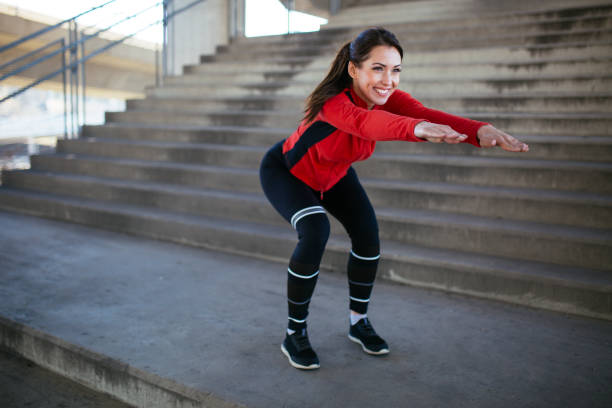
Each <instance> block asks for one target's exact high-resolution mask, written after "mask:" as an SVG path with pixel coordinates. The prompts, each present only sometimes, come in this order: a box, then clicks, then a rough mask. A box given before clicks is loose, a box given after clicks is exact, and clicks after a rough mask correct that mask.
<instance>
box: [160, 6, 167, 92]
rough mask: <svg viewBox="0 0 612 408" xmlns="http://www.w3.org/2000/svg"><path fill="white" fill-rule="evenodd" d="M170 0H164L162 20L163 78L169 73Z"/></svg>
mask: <svg viewBox="0 0 612 408" xmlns="http://www.w3.org/2000/svg"><path fill="white" fill-rule="evenodd" d="M168 2H169V0H164V2H163V13H164V16H163V20H162V25H163V27H162V29H163V39H162V80H161V82H162V83H163V78H165V77H166V75H168Z"/></svg>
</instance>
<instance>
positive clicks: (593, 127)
mask: <svg viewBox="0 0 612 408" xmlns="http://www.w3.org/2000/svg"><path fill="white" fill-rule="evenodd" d="M153 109H155V108H153ZM454 113H455V112H454ZM458 113H459V114H461V115H462V116H465V117H469V118H471V119H476V120H480V121H483V122H487V123H493V124H495V125H496V126H497V127H498V128H500V129H504V130H505V131H507V132H510V133H526V132H529V131H530V130H531V129H538V131H539V132H540V133H542V134H554V135H570V136H574V135H576V134H578V133H582V134H588V135H599V134H606V133H609V134H610V135H612V131H610V129H612V114H603V113H602V114H595V113H592V114H589V113H582V114H570V113H557V114H554V113H522V112H521V113H470V112H467V113H462V112H458ZM105 116H106V122H111V123H113V122H126V123H151V124H177V125H181V124H186V125H200V126H207V125H212V126H215V125H218V126H223V125H230V126H247V127H254V126H255V127H256V126H261V127H275V128H297V126H298V125H299V124H300V122H301V119H302V115H301V114H299V113H293V112H287V111H223V112H221V111H219V112H208V113H206V112H202V113H195V112H194V113H184V112H167V111H157V110H152V111H140V110H130V111H126V112H107V113H106V115H105ZM585 123H588V126H585Z"/></svg>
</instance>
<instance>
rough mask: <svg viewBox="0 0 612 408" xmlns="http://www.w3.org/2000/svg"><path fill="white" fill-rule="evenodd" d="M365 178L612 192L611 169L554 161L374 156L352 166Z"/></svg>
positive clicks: (393, 155)
mask: <svg viewBox="0 0 612 408" xmlns="http://www.w3.org/2000/svg"><path fill="white" fill-rule="evenodd" d="M354 167H355V168H356V169H357V170H358V171H360V172H361V173H362V174H367V175H368V177H373V178H380V179H387V180H414V181H417V180H418V181H432V182H453V183H461V184H475V185H481V186H503V187H521V188H536V189H555V190H564V191H584V192H592V193H599V194H608V193H610V192H612V183H611V181H612V165H610V164H608V163H588V162H570V161H555V160H523V159H512V158H498V157H496V158H488V157H469V156H468V157H466V156H438V155H435V156H427V155H408V154H397V153H376V154H374V155H373V156H372V157H371V158H370V159H369V160H368V161H366V162H359V163H356V164H355V166H354Z"/></svg>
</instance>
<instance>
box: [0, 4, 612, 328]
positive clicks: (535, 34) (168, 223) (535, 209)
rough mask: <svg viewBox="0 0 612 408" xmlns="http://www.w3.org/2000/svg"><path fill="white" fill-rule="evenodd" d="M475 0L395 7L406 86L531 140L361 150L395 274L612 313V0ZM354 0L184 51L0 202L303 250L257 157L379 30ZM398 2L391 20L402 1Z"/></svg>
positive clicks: (282, 250)
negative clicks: (203, 53) (285, 29)
mask: <svg viewBox="0 0 612 408" xmlns="http://www.w3.org/2000/svg"><path fill="white" fill-rule="evenodd" d="M414 3H415V4H416V3H423V2H414ZM458 3H459V1H456V2H452V4H453V7H451V8H449V9H447V10H446V12H445V13H444V18H443V19H442V18H440V17H439V16H435V15H433V14H435V13H433V14H432V13H429V14H428V13H424V14H423V15H422V17H421V18H419V16H418V14H417V13H413V14H411V17H410V22H409V23H399V22H396V23H393V24H387V25H386V26H387V27H388V28H389V29H391V30H392V31H394V32H395V33H396V34H397V35H398V37H399V38H400V40H401V42H402V45H403V46H404V49H405V57H404V62H403V66H404V69H403V73H402V81H401V84H400V88H401V89H403V90H406V91H408V92H410V93H411V94H413V95H414V96H415V97H417V98H418V99H420V100H421V101H422V102H424V103H425V104H426V105H428V106H430V107H433V108H437V109H442V110H446V111H449V112H453V113H457V114H461V115H464V116H468V117H471V118H474V119H479V120H483V121H487V122H491V123H492V124H494V125H495V126H497V127H499V128H501V129H503V130H506V131H508V132H509V133H511V134H514V135H515V136H517V137H518V138H520V139H521V140H524V141H525V142H527V143H529V145H530V150H531V151H530V152H529V153H527V154H511V153H508V152H504V151H503V150H501V149H477V148H473V147H472V146H468V145H459V146H451V145H437V144H429V143H418V144H415V143H398V142H381V143H379V144H378V146H377V152H376V153H375V155H374V156H373V157H372V158H371V159H369V160H368V161H366V162H362V163H358V164H356V165H355V168H356V169H357V172H358V173H359V174H360V178H361V179H362V182H363V184H364V185H365V187H366V189H367V190H368V192H369V194H370V197H371V200H372V201H373V203H374V206H375V208H376V210H377V215H378V218H379V224H380V228H381V238H382V240H383V244H382V248H383V260H382V261H381V265H380V272H379V276H380V277H381V278H383V279H388V280H392V281H395V282H400V283H406V284H409V285H414V286H420V287H426V288H435V289H441V290H445V291H449V292H454V293H464V294H471V295H474V296H479V297H486V298H492V299H499V300H504V301H508V302H513V303H518V304H523V305H531V306H535V307H540V308H547V309H551V310H558V311H563V312H569V313H575V314H581V315H587V316H593V317H599V318H604V319H612V164H611V163H610V159H611V158H612V137H611V136H612V131H610V129H611V128H612V74H611V72H612V70H611V67H612V2H608V3H607V4H603V5H599V6H587V7H583V6H580V4H584V2H577V1H574V6H572V5H571V4H569V3H571V2H569V1H565V2H563V3H561V4H565V5H566V8H550V9H547V10H537V11H532V10H531V9H530V8H529V7H527V6H525V9H523V10H519V11H515V12H509V11H508V10H507V7H502V6H503V5H504V4H505V2H501V3H500V8H499V9H498V10H496V9H494V8H493V7H492V6H490V5H489V6H487V9H486V10H485V11H486V18H483V17H482V16H480V15H474V13H475V11H474V10H475V9H474V10H472V11H471V16H466V15H465V12H464V10H463V9H461V8H458V7H457V6H456V5H457V4H458ZM464 3H465V4H468V3H470V4H471V3H474V2H473V1H472V2H468V1H465V2H464ZM491 3H495V2H491ZM515 3H516V4H519V5H520V4H522V3H520V2H518V3H517V2H515ZM557 3H558V2H557ZM576 3H577V4H578V5H576ZM600 3H601V2H600ZM604 3H605V2H604ZM410 4H412V3H410ZM542 4H546V3H542ZM406 7H408V6H406ZM542 7H543V6H540V8H542ZM550 7H553V6H550ZM559 7H560V6H559ZM380 8H382V7H380ZM453 8H454V9H453ZM351 10H352V9H350V8H349V9H346V10H344V11H343V12H342V13H340V14H339V15H338V17H337V19H338V20H334V19H332V20H330V27H329V28H327V29H325V30H323V31H321V32H318V33H309V34H299V35H298V34H296V35H290V36H274V37H264V38H252V39H243V40H239V41H236V42H235V43H233V44H232V45H230V46H229V47H221V48H220V49H219V53H218V54H217V55H215V56H208V57H203V58H202V63H201V64H200V65H197V66H187V67H185V68H184V75H182V76H177V77H170V78H167V79H166V81H165V84H164V86H161V87H158V88H150V89H147V98H146V99H143V100H131V101H128V104H127V111H125V112H109V113H107V117H106V119H107V120H106V124H104V125H102V126H86V127H84V129H83V137H82V138H80V139H78V140H62V141H59V142H58V146H57V152H56V153H55V154H47V155H37V156H33V157H32V158H31V162H32V168H31V170H28V171H12V172H4V173H3V177H2V182H3V186H2V188H1V189H0V208H2V209H5V210H9V211H17V212H21V213H26V214H34V215H39V216H43V217H49V218H56V219H61V220H66V221H71V222H77V223H83V224H87V225H94V226H98V227H101V228H106V229H111V230H117V231H124V232H128V233H133V234H138V235H143V236H148V237H155V238H159V239H164V240H171V241H174V242H180V243H185V244H189V245H196V246H202V247H208V248H213V249H218V250H221V251H226V252H233V253H240V254H248V255H250V256H253V257H260V258H267V259H279V260H286V259H288V257H289V255H290V253H291V251H292V249H293V247H294V245H295V242H296V238H295V236H294V231H293V230H291V229H290V228H289V227H288V225H286V223H285V221H284V220H282V219H281V217H280V216H279V215H277V214H276V213H275V212H274V210H273V208H272V207H271V206H270V205H269V203H268V202H267V201H266V199H265V197H264V196H263V194H262V193H261V190H260V186H259V180H258V172H257V170H258V165H259V162H260V160H261V158H262V156H263V154H264V153H265V151H266V150H267V149H268V148H269V147H270V146H271V145H272V144H273V143H274V142H276V141H279V140H281V139H283V138H285V137H287V136H288V135H289V134H290V133H291V132H292V131H293V129H294V128H295V127H296V125H297V124H298V122H299V120H300V118H301V110H302V106H303V101H304V99H305V97H306V96H307V95H308V93H309V92H310V91H311V90H312V89H313V88H314V86H315V85H316V84H317V83H318V82H319V81H320V80H321V79H322V78H323V76H324V74H325V72H326V70H327V68H328V66H329V64H330V62H331V59H332V58H333V56H334V54H335V51H336V50H337V49H338V47H339V46H340V45H341V44H342V43H343V42H344V41H346V40H347V39H350V38H352V37H353V36H354V35H355V33H356V32H359V31H360V30H361V29H362V27H359V28H350V27H348V25H349V24H344V23H343V24H341V23H342V22H343V21H345V20H342V19H343V18H344V17H343V16H344V15H345V14H346V13H348V12H351ZM387 10H388V11H387V13H390V14H387V17H386V19H385V18H383V14H382V13H381V17H380V20H381V22H385V21H392V18H395V17H394V16H395V15H396V14H397V13H393V10H394V9H393V8H387ZM415 10H416V9H415ZM453 10H454V11H453ZM367 11H368V10H367V9H364V8H361V14H363V13H364V12H367ZM421 11H422V10H421ZM353 12H354V10H353ZM373 22H374V21H371V23H373ZM371 23H370V24H371ZM332 234H333V236H332V238H331V239H330V242H329V244H328V251H327V253H326V255H325V258H324V261H323V262H324V267H326V268H329V269H331V270H334V271H343V270H344V267H345V263H346V256H347V251H348V248H349V246H350V244H349V242H348V239H347V238H346V237H345V234H344V233H343V231H342V228H341V227H340V226H339V224H337V223H333V226H332Z"/></svg>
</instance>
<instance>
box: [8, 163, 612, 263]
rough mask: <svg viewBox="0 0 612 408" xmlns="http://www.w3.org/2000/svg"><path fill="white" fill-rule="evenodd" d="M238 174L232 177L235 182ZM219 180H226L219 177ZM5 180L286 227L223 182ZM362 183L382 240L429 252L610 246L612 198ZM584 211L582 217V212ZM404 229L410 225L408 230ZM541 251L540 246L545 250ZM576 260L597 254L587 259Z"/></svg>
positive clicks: (550, 258)
mask: <svg viewBox="0 0 612 408" xmlns="http://www.w3.org/2000/svg"><path fill="white" fill-rule="evenodd" d="M72 164H74V162H73V163H72ZM66 167H69V166H66ZM223 170H224V169H221V171H223ZM64 171H70V169H64ZM201 171H202V176H207V175H208V174H210V173H213V172H215V171H219V169H212V168H209V169H206V170H201ZM235 176H236V174H235V173H234V174H233V175H232V177H235ZM128 177H129V176H128ZM238 177H244V178H249V179H250V180H252V181H254V182H255V183H254V184H258V183H257V174H256V172H255V171H253V172H251V173H250V174H247V173H246V172H245V173H243V174H238ZM214 179H217V180H219V179H221V178H220V177H218V176H216V177H214ZM2 181H3V185H4V186H7V187H9V188H11V187H12V188H16V189H19V188H22V189H26V190H32V191H39V192H48V193H55V194H61V195H66V196H74V197H81V198H88V199H93V200H101V201H116V202H122V203H125V204H132V205H138V206H143V207H152V208H158V209H163V210H169V211H175V212H180V213H187V214H194V215H203V216H214V217H220V218H229V219H235V220H244V221H249V220H258V222H265V223H272V224H277V225H284V224H285V221H284V220H282V219H281V218H280V217H279V216H278V214H277V213H276V212H275V211H274V210H273V209H272V207H271V206H270V205H269V204H268V202H267V200H266V199H265V198H264V196H263V194H262V193H261V191H257V192H255V193H252V192H239V191H238V189H234V190H232V191H228V190H227V186H225V185H223V184H222V183H221V185H220V188H221V189H211V188H206V189H202V188H201V187H197V188H195V187H193V186H188V185H178V184H168V183H159V182H152V181H146V182H143V181H142V180H130V179H126V177H124V178H123V179H121V180H119V179H116V178H114V179H109V178H106V177H100V176H98V175H97V176H89V175H83V174H75V173H74V172H70V173H66V172H61V173H60V172H54V173H51V172H49V171H44V170H43V171H41V170H30V171H12V172H7V173H5V174H4V175H3V180H2ZM363 182H364V185H365V186H366V188H367V190H368V193H369V196H370V198H371V200H372V201H373V202H374V203H375V205H376V207H377V208H380V210H377V212H379V218H380V220H381V221H380V222H381V223H383V224H384V225H386V227H385V228H384V230H381V236H383V237H386V238H389V239H393V240H396V241H398V242H415V243H417V244H419V243H420V244H423V243H424V241H425V239H427V244H425V245H427V246H434V247H436V246H437V247H445V248H451V249H453V248H454V249H465V250H467V248H466V247H465V246H464V245H465V244H464V243H463V241H456V240H454V239H451V240H447V239H445V238H443V236H444V234H445V233H446V232H448V230H453V231H455V233H454V235H456V234H457V233H458V232H457V231H463V234H468V235H473V236H474V235H475V236H476V238H475V241H474V244H472V247H471V249H470V251H473V252H479V253H488V254H498V255H502V256H507V251H508V250H507V249H503V248H508V247H511V248H513V249H515V250H517V251H518V252H520V254H519V255H518V256H519V257H521V256H523V255H525V254H530V258H525V259H532V260H534V259H535V260H542V261H547V262H551V263H559V262H561V263H563V264H571V263H572V262H574V264H576V265H578V263H576V262H577V261H575V260H574V261H571V260H570V261H569V262H568V261H565V260H563V261H561V258H563V257H561V258H559V255H558V254H557V252H558V251H557V250H555V249H554V248H555V247H557V249H558V247H559V246H562V245H565V244H564V242H566V241H571V242H573V243H572V244H571V245H572V246H573V248H574V249H573V251H574V253H575V252H576V251H580V250H581V249H580V248H583V247H584V251H585V252H586V253H589V252H597V251H596V250H594V249H593V248H591V246H593V243H594V242H595V243H596V242H599V243H600V244H601V245H604V246H605V245H608V244H610V242H607V241H610V238H611V236H610V234H609V229H610V227H612V196H600V195H593V194H590V195H589V194H575V193H559V192H542V191H535V190H529V189H500V188H482V187H480V188H479V187H473V186H462V185H452V184H443V183H418V182H412V183H410V182H395V183H391V182H385V181H379V180H368V179H364V180H363ZM241 184H246V182H245V183H241ZM405 209H408V210H405ZM579 210H584V212H578V211H579ZM571 213H576V214H574V215H573V216H569V217H568V215H567V214H571ZM542 214H546V215H542ZM419 219H420V221H419ZM406 223H409V224H411V225H410V226H406V225H405V224H406ZM412 224H415V225H412ZM547 224H548V225H547ZM551 224H562V225H565V226H564V227H560V226H559V225H551ZM589 224H590V225H589ZM381 225H382V224H381ZM407 229H408V230H410V231H412V230H414V229H417V230H418V229H421V230H423V229H428V230H429V232H428V233H427V234H426V235H423V236H420V235H419V234H416V233H415V234H413V233H412V232H411V233H410V234H406V232H405V230H407ZM334 231H335V233H341V232H342V231H343V229H342V227H341V226H340V225H339V224H338V223H334ZM421 232H422V231H421ZM483 234H484V235H487V234H489V235H495V234H501V236H502V238H499V240H500V241H503V243H505V244H508V245H505V244H502V242H500V243H499V244H496V246H495V248H492V247H490V246H488V245H489V244H487V241H486V240H483V239H482V235H483ZM523 235H525V236H524V237H523V238H522V239H524V240H525V242H530V240H532V239H542V240H544V241H546V242H549V243H551V246H552V248H550V251H549V252H550V253H547V254H535V251H534V250H531V249H530V248H528V247H525V248H523V246H522V245H523V244H518V246H517V245H514V244H513V245H510V244H511V243H509V242H506V241H505V240H509V239H512V237H514V238H516V237H519V238H520V237H521V236H523ZM425 237H427V238H425ZM589 240H590V241H589ZM421 241H423V242H421ZM591 241H592V242H591ZM470 242H472V241H471V240H470ZM606 242H607V244H606ZM531 244H532V243H531ZM531 244H530V245H531ZM537 247H538V248H541V246H540V245H537ZM519 249H520V250H519ZM563 251H565V250H563ZM563 251H562V252H563ZM534 254H535V255H534ZM553 254H554V255H553ZM578 258H580V259H584V258H592V256H586V255H584V254H583V255H581V256H578ZM600 258H601V256H600ZM555 259H558V260H555ZM580 262H582V261H580Z"/></svg>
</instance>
